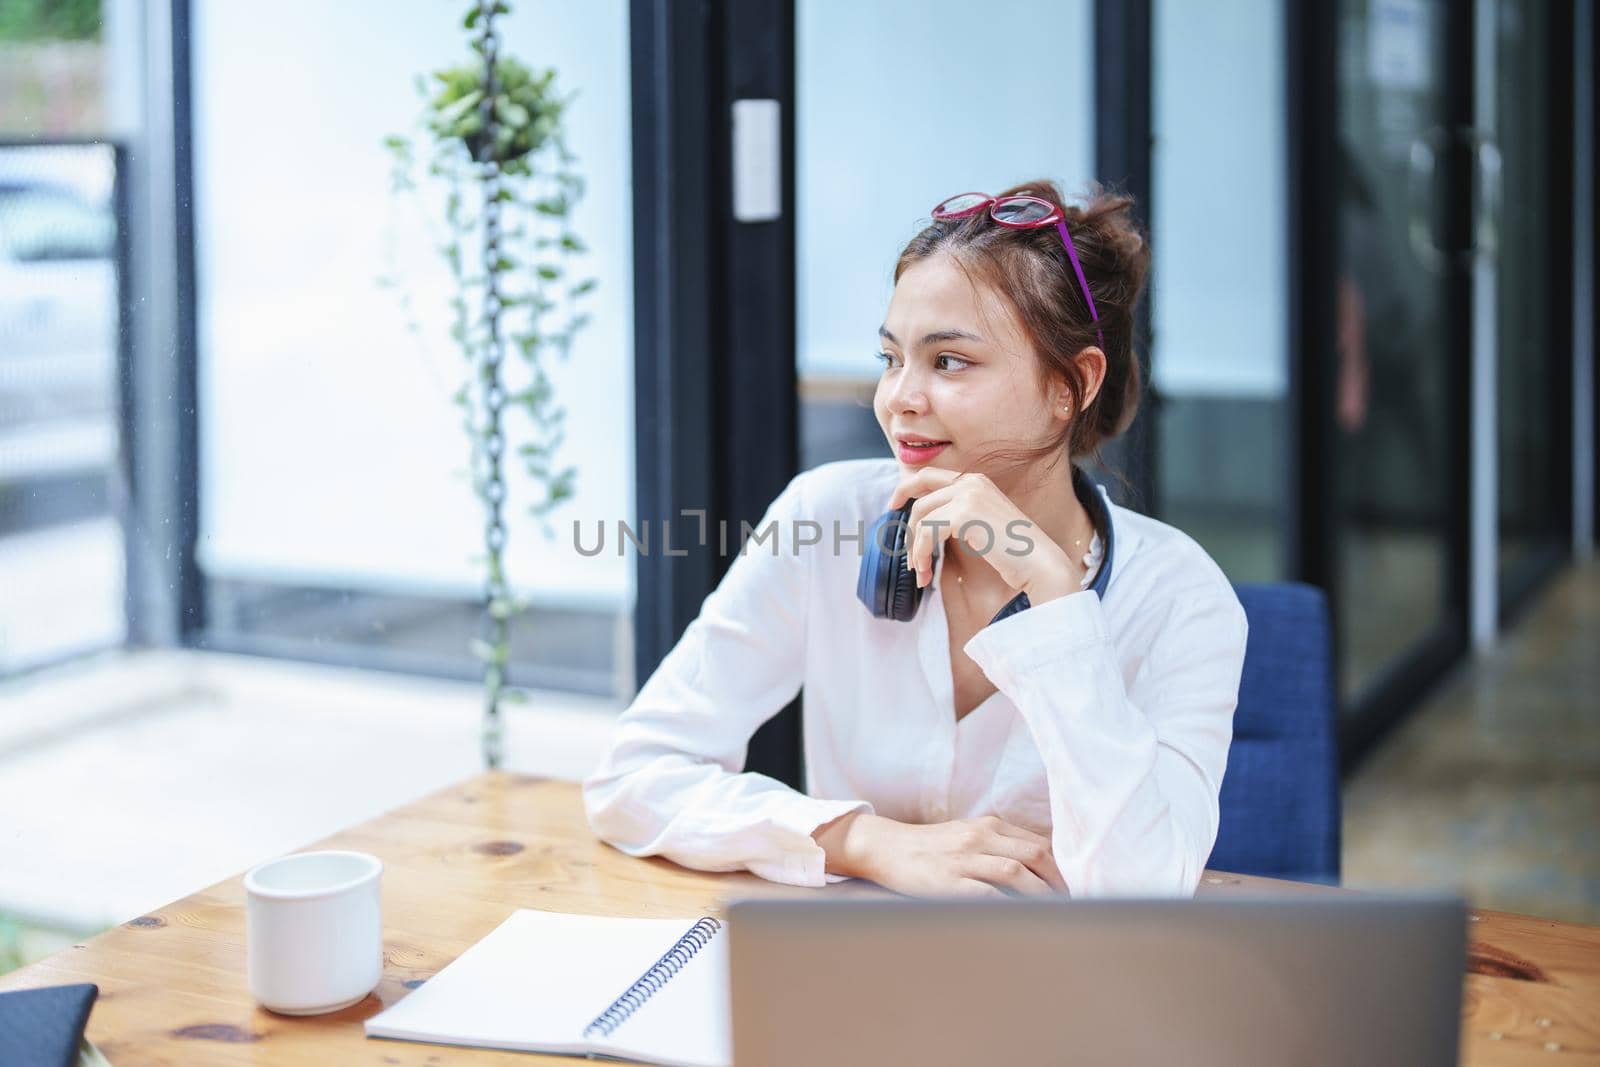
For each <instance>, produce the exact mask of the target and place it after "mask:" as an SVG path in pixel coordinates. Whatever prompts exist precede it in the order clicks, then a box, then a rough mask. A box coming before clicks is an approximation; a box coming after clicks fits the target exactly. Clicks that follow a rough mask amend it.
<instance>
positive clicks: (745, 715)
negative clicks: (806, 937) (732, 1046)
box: [583, 475, 872, 886]
mask: <svg viewBox="0 0 1600 1067" xmlns="http://www.w3.org/2000/svg"><path fill="white" fill-rule="evenodd" d="M803 478H804V475H800V476H798V477H796V478H795V479H794V480H792V481H791V482H790V483H789V485H788V487H787V488H786V489H784V491H783V492H782V493H781V494H779V496H778V498H777V499H776V500H774V501H773V503H772V505H771V506H770V507H769V508H768V509H767V513H766V515H765V516H763V518H762V520H761V522H760V524H759V525H758V526H757V527H756V528H755V529H754V530H753V531H752V533H751V536H750V538H749V539H748V541H746V543H745V545H744V548H743V551H741V552H740V553H739V555H737V556H736V557H735V558H734V561H733V563H732V565H731V566H730V567H729V568H728V571H727V573H726V574H725V575H724V576H723V578H722V581H721V582H720V583H719V584H718V585H717V588H716V589H715V590H714V591H713V592H712V593H711V595H710V596H708V597H706V599H705V602H704V603H703V604H702V605H701V607H700V614H699V616H698V617H696V618H695V620H694V621H693V622H692V623H690V624H689V627H688V628H687V629H686V630H685V631H684V634H683V637H682V638H681V639H680V640H679V641H678V643H677V645H675V646H674V647H673V649H672V651H671V652H670V653H668V654H667V656H666V658H665V659H663V660H662V661H661V664H660V665H659V666H658V667H657V668H656V670H655V672H654V673H653V674H651V676H650V678H649V680H648V681H647V682H646V683H645V685H644V687H643V688H642V689H640V691H639V693H638V695H637V696H636V697H635V698H634V700H633V703H632V704H630V705H629V707H628V709H627V710H626V711H624V712H623V713H622V716H621V718H620V719H619V720H618V722H617V725H616V728H615V732H614V733H613V735H612V743H611V748H610V750H609V751H608V752H607V753H606V755H605V757H604V758H603V759H602V761H601V763H600V765H599V767H598V768H596V770H595V771H594V772H593V773H592V774H591V775H590V776H589V777H588V778H587V779H585V781H584V783H583V800H584V808H585V811H586V812H587V814H588V819H589V825H590V827H591V828H593V830H594V831H595V833H597V834H598V835H599V836H600V837H602V838H604V839H605V840H606V841H609V842H610V843H611V844H612V845H614V846H616V847H617V848H618V849H620V850H622V851H623V852H626V853H628V854H629V855H632V856H652V855H660V856H665V857H667V858H668V859H671V860H673V861H674V862H677V863H681V864H683V865H684V866H686V867H694V868H697V869H699V870H707V871H732V870H742V869H745V870H750V871H752V872H754V873H755V874H758V875H760V876H761V877H763V878H767V879H769V880H771V881H775V882H784V883H788V884H790V885H801V886H821V885H824V884H825V883H826V882H829V881H841V880H843V878H842V876H840V875H835V874H826V875H825V873H824V870H823V867H824V863H825V860H826V856H825V854H824V853H823V850H822V848H821V846H819V845H818V844H817V843H816V842H815V841H813V840H812V838H811V833H812V831H813V830H815V829H816V828H817V827H819V826H821V825H823V824H824V823H827V822H829V821H831V820H833V819H836V818H838V817H839V816H841V815H844V814H845V813H847V812H851V811H868V812H870V811H872V805H871V804H869V803H868V802H866V801H864V800H854V801H852V800H824V799H818V798H813V797H809V796H807V795H806V794H804V793H801V792H798V791H797V790H794V789H791V788H790V787H789V786H787V785H785V784H783V783H782V782H779V781H778V780H776V779H774V778H770V777H767V776H766V775H761V774H756V773H754V772H747V771H743V767H744V762H745V754H746V748H747V746H748V744H749V741H750V736H751V735H752V734H753V733H755V731H756V729H757V728H758V727H759V726H760V725H761V724H762V723H764V722H766V721H767V720H768V719H770V718H772V717H773V716H774V715H776V714H777V713H778V712H779V711H781V710H783V708H784V707H785V706H786V705H787V704H788V703H789V701H791V700H793V699H794V696H795V694H796V693H798V692H799V691H800V686H801V682H802V679H803V677H804V667H805V634H806V612H807V610H808V603H807V601H808V597H807V588H808V585H809V583H808V568H809V567H810V565H811V562H810V552H809V551H808V550H806V549H804V548H799V549H797V547H796V544H795V542H796V536H795V533H796V522H797V520H801V519H804V518H806V517H807V514H808V513H807V512H806V510H805V504H804V501H803V499H802V494H803V486H802V485H801V481H802V479H803ZM769 529H770V530H771V531H772V532H771V534H770V535H769V534H768V531H769Z"/></svg>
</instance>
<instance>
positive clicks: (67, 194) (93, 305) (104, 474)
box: [0, 82, 127, 676]
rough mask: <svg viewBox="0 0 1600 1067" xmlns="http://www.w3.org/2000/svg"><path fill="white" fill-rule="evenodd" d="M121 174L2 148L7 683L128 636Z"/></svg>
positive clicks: (101, 162) (1, 467)
mask: <svg viewBox="0 0 1600 1067" xmlns="http://www.w3.org/2000/svg"><path fill="white" fill-rule="evenodd" d="M96 84H98V82H97V83H96ZM116 166H117V157H116V155H115V153H114V151H113V150H112V148H111V147H110V146H108V145H59V144H56V145H52V144H50V143H48V142H47V141H42V142H40V143H37V144H33V145H24V146H11V147H5V148H0V591H3V592H0V676H3V675H5V674H8V673H11V672H14V671H17V670H20V669H22V668H25V667H29V666H35V665H38V664H41V663H44V662H49V661H52V660H58V659H62V658H64V657H66V656H68V655H71V654H73V653H76V652H82V651H85V650H88V649H95V648H102V647H106V646H111V645H118V644H121V643H122V641H123V638H124V637H125V636H126V633H127V620H126V616H125V611H124V604H123V602H124V596H125V589H126V575H125V558H126V557H125V554H124V539H123V529H122V523H121V520H120V517H119V514H118V512H119V509H120V505H121V499H122V486H121V480H120V477H119V475H118V463H117V459H118V455H119V450H120V448H121V430H120V414H119V412H120V393H119V386H118V382H119V371H118V359H117V345H118V334H117V308H118V300H119V296H118V293H119V289H118V278H117V266H116V259H115V254H114V253H115V238H116V228H117V221H116V217H115V214H114V207H113V202H112V188H113V183H114V182H115V180H116Z"/></svg>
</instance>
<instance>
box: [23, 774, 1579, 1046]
mask: <svg viewBox="0 0 1600 1067" xmlns="http://www.w3.org/2000/svg"><path fill="white" fill-rule="evenodd" d="M309 847H313V848H345V849H357V850H360V851H364V852H371V853H373V854H375V855H377V856H379V857H381V858H382V859H383V862H384V866H385V869H384V875H383V923H384V969H383V979H382V982H381V983H380V985H379V986H378V989H377V990H376V992H375V993H374V994H373V995H371V996H369V997H367V998H366V999H365V1000H364V1001H362V1002H361V1003H359V1004H356V1005H354V1006H353V1007H350V1008H347V1009H346V1010H344V1011H341V1012H337V1013H335V1014H332V1015H325V1016H319V1017H314V1018H289V1017H285V1016H278V1015H274V1014H272V1013H271V1012H268V1011H265V1010H263V1009H261V1008H259V1007H257V1006H256V1004H255V1003H254V1001H252V1000H251V997H250V992H249V990H248V988H247V987H246V981H245V946H244V889H243V885H242V879H241V877H234V878H230V879H228V880H227V881H225V882H222V883H220V884H218V885H214V886H212V887H210V888H208V889H204V890H201V891H200V892H198V893H195V894H194V895H193V896H190V897H186V898H185V899H183V900H180V901H177V902H175V903H173V904H169V905H168V906H166V907H164V908H161V909H159V910H157V911H155V912H152V913H151V914H149V915H145V916H141V917H139V918H137V919H134V920H132V921H130V922H127V923H124V924H123V925H121V926H119V927H117V928H116V929H113V930H109V931H107V932H105V933H103V934H100V935H98V936H96V937H93V938H90V939H89V940H87V941H85V942H84V943H83V944H80V945H74V946H72V947H71V948H69V949H65V950H63V951H61V952H59V953H57V954H55V955H54V956H51V957H49V958H47V959H45V960H41V961H40V962H38V963H36V964H34V965H32V966H30V967H25V968H23V969H21V970H19V971H15V972H13V973H11V974H8V975H4V976H0V989H17V988H24V987H32V986H45V985H58V984H62V983H67V982H94V983H96V984H97V985H98V986H99V987H100V999H99V1001H98V1002H97V1003H96V1005H95V1008H94V1013H93V1015H92V1016H91V1017H90V1020H89V1035H90V1037H91V1038H92V1039H93V1040H94V1042H95V1043H96V1044H97V1045H99V1047H100V1048H101V1049H102V1050H103V1051H104V1052H105V1054H106V1056H107V1057H108V1058H109V1059H110V1061H111V1063H112V1064H113V1065H115V1067H154V1065H158V1064H160V1065H174V1067H179V1065H182V1067H188V1065H192V1064H238V1065H246V1064H250V1065H290V1064H294V1065H313V1064H314V1065H319V1067H320V1065H324V1064H338V1065H340V1067H345V1065H351V1067H357V1065H366V1064H372V1065H402V1064H403V1065H417V1067H433V1065H440V1064H457V1063H460V1064H472V1065H477V1064H507V1065H510V1064H516V1065H519V1067H528V1065H529V1064H530V1063H531V1062H533V1061H532V1060H531V1059H530V1058H529V1057H528V1056H526V1055H524V1054H521V1053H508V1052H494V1051H488V1050H477V1049H459V1048H448V1047H444V1046H437V1045H422V1044H412V1043H408V1042H397V1041H382V1040H368V1039H367V1038H366V1037H365V1036H364V1033H363V1031H362V1028H361V1023H362V1021H363V1020H364V1019H367V1018H369V1017H371V1016H372V1015H374V1014H376V1013H377V1012H378V1011H380V1010H382V1008H383V1007H385V1006H386V1005H388V1004H392V1003H393V1002H395V1001H396V1000H399V999H400V998H401V997H404V996H405V995H406V993H407V992H408V989H409V988H414V987H415V985H416V984H418V983H420V982H421V981H423V980H425V979H427V978H428V977H429V976H430V975H432V974H434V973H436V972H437V971H439V970H440V969H441V968H442V967H444V965H445V964H447V963H449V962H450V961H451V960H452V959H454V958H455V957H456V956H457V955H458V954H460V953H461V952H462V951H463V950H464V949H466V948H467V947H468V946H470V945H472V944H473V943H474V942H475V941H477V940H478V939H479V938H481V937H483V936H484V935H485V934H487V933H489V931H490V930H492V929H494V928H495V927H496V926H497V925H499V923H500V922H501V921H502V920H503V919H504V918H505V917H506V915H507V914H509V913H510V912H511V911H512V910H513V909H515V908H519V907H528V908H543V909H548V910H555V911H572V912H586V913H590V914H596V915H633V916H648V917H681V918H693V917H696V916H699V915H701V914H707V913H710V914H721V913H722V912H723V911H724V908H725V903H726V901H727V900H728V899H730V898H732V897H735V896H755V895H762V896H768V895H789V896H792V895H814V894H819V893H826V894H829V895H831V896H844V895H857V894H864V895H875V894H881V893H882V892H883V891H882V890H880V889H877V888H876V887H873V886H870V885H867V884H864V883H859V882H842V883H838V884H835V885H831V886H828V887H827V888H825V889H796V888H794V887H790V886H780V885H776V884H774V883H771V882H766V881H763V880H761V879H759V878H756V877H755V876H753V875H749V874H707V873H702V872H699V871H690V870H686V869H684V868H682V867H679V866H677V865H675V864H673V863H670V862H668V861H666V860H661V859H634V858H632V857H629V856H625V855H623V854H622V853H620V852H618V851H616V850H615V849H612V848H610V847H609V846H607V845H605V844H603V843H601V842H600V841H598V840H597V839H596V838H595V837H594V835H593V833H592V832H591V831H590V830H589V828H588V825H587V823H586V822H585V820H584V817H583V805H582V800H581V797H580V795H579V791H578V787H577V785H576V784H574V783H571V782H557V781H550V780H544V779H536V778H530V777H526V776H522V775H516V774H509V773H503V772H500V773H490V774H484V775H481V776H479V777H477V778H473V779H471V780H469V781H467V782H464V783H462V784H460V785H457V786H453V787H451V788H449V789H446V790H443V791H441V792H439V793H436V794H434V795H432V796H429V797H426V798H424V799H422V800H419V801H417V802H415V803H413V804H409V805H407V806H405V807H403V808H400V809H398V810H396V811H393V812H390V813H389V814H387V815H384V816H382V817H380V818H377V819H374V820H372V821H370V822H367V823H363V824H362V825H360V826H356V827H353V828H351V829H349V830H346V831H344V832H342V833H339V834H336V835H334V836H333V837H331V838H329V839H327V840H326V841H322V842H318V843H316V844H315V845H312V846H309ZM1200 892H1201V894H1202V895H1210V894H1226V893H1240V892H1249V893H1261V892H1267V893H1303V892H1341V890H1330V889H1326V888H1322V887H1316V886H1307V885H1301V884H1298V883H1293V882H1276V881H1271V880H1268V879H1261V878H1249V877H1244V876H1239V875H1231V874H1222V873H1215V872H1211V873H1208V874H1207V875H1206V876H1205V878H1204V880H1203V881H1202V884H1201V887H1200ZM1472 920H1473V926H1472V938H1471V950H1470V958H1469V960H1468V968H1467V969H1468V974H1467V975H1466V978H1465V982H1466V985H1465V1001H1464V1016H1463V1059H1462V1062H1464V1063H1467V1064H1473V1065H1479V1064H1482V1065H1497V1064H1514V1063H1537V1064H1549V1065H1552V1067H1553V1065H1556V1064H1564V1063H1600V928H1596V927H1588V926H1576V925H1572V924H1567V923H1560V922H1553V921H1549V920H1544V919H1534V918H1529V917H1526V916H1520V915H1507V914H1502V913H1497V912H1474V913H1473V916H1472ZM538 1062H540V1063H546V1062H571V1063H583V1062H592V1061H586V1060H579V1059H568V1058H566V1057H541V1058H539V1061H538Z"/></svg>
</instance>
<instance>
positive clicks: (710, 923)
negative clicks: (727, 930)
mask: <svg viewBox="0 0 1600 1067" xmlns="http://www.w3.org/2000/svg"><path fill="white" fill-rule="evenodd" d="M721 928H722V922H721V920H718V919H713V918H712V917H711V916H709V915H707V916H705V917H704V918H702V919H701V920H700V921H699V922H697V923H695V924H694V925H693V926H691V927H689V931H688V933H686V934H684V935H683V936H682V937H680V938H678V940H677V941H676V942H675V943H674V944H673V946H672V947H671V948H669V949H668V950H667V951H666V954H665V955H663V956H662V957H661V958H660V959H659V960H656V961H655V962H654V963H652V964H651V965H650V969H649V970H647V971H645V972H644V974H642V975H640V976H639V979H638V981H636V982H634V983H633V985H631V986H629V987H628V989H627V991H626V992H625V993H623V994H622V996H620V997H618V998H617V999H616V1000H613V1001H612V1002H611V1006H610V1007H608V1008H606V1010H605V1011H603V1012H601V1013H600V1014H599V1015H597V1016H595V1019H594V1022H592V1023H590V1024H589V1025H588V1026H586V1027H584V1028H583V1036H584V1037H586V1038H587V1037H594V1036H596V1035H599V1036H600V1037H610V1036H611V1034H612V1032H613V1031H615V1030H616V1028H617V1027H619V1026H621V1025H622V1024H623V1023H625V1022H627V1021H628V1016H630V1015H632V1014H633V1013H634V1012H636V1011H638V1010H639V1009H640V1008H641V1007H643V1006H644V1002H645V1001H647V1000H649V999H650V998H651V997H653V996H654V995H655V994H656V993H657V992H659V991H660V990H661V987H662V986H664V985H666V984H667V982H668V981H669V980H670V979H671V978H672V976H673V975H675V974H677V973H678V972H679V971H680V970H682V969H683V965H684V964H686V963H688V962H689V961H690V960H691V959H693V958H694V954H695V953H696V952H699V951H700V950H701V949H703V948H705V947H706V943H707V942H708V941H710V940H711V938H712V937H714V936H715V935H716V932H717V931H718V930H720V929H721Z"/></svg>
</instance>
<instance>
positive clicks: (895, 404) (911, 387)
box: [888, 367, 928, 411]
mask: <svg viewBox="0 0 1600 1067" xmlns="http://www.w3.org/2000/svg"><path fill="white" fill-rule="evenodd" d="M888 400H889V408H890V410H892V411H923V410H926V409H927V406H928V393H927V390H925V389H924V388H923V387H922V382H921V380H920V378H919V377H918V376H917V374H916V372H915V371H912V370H911V369H910V368H909V367H908V368H903V369H902V370H901V371H900V373H899V374H898V375H896V376H895V379H894V384H893V385H892V386H890V388H889V397H888Z"/></svg>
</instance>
